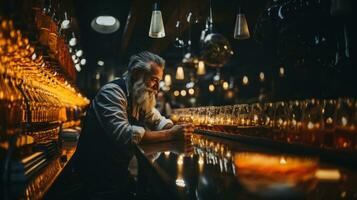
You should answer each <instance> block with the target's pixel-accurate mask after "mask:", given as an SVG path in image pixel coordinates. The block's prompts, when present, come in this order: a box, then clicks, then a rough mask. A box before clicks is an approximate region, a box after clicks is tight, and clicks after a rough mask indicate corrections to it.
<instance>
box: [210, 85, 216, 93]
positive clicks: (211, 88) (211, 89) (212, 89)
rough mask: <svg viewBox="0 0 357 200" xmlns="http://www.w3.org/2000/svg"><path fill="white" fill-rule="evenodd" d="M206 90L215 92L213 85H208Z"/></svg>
mask: <svg viewBox="0 0 357 200" xmlns="http://www.w3.org/2000/svg"><path fill="white" fill-rule="evenodd" d="M208 90H209V91H210V92H213V91H214V90H215V87H214V85H213V84H209V86H208Z"/></svg>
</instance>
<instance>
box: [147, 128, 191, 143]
mask: <svg viewBox="0 0 357 200" xmlns="http://www.w3.org/2000/svg"><path fill="white" fill-rule="evenodd" d="M187 128H188V125H184V124H182V125H172V127H170V128H168V129H163V130H160V131H150V130H147V131H145V134H144V137H143V138H142V142H143V143H152V142H163V141H168V140H177V139H184V137H185V132H186V131H187Z"/></svg>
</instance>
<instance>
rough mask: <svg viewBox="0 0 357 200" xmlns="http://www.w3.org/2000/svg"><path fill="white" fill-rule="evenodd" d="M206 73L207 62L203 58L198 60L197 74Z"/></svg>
mask: <svg viewBox="0 0 357 200" xmlns="http://www.w3.org/2000/svg"><path fill="white" fill-rule="evenodd" d="M204 74H206V69H205V63H204V62H203V61H202V60H201V61H199V62H198V67H197V75H204Z"/></svg>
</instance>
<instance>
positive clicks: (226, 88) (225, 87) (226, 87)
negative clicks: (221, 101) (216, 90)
mask: <svg viewBox="0 0 357 200" xmlns="http://www.w3.org/2000/svg"><path fill="white" fill-rule="evenodd" d="M228 86H229V85H228V82H227V81H224V82H223V89H224V90H228Z"/></svg>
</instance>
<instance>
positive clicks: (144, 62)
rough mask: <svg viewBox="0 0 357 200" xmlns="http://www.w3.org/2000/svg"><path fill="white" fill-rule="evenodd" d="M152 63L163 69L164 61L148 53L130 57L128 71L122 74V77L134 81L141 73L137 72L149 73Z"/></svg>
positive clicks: (144, 52)
mask: <svg viewBox="0 0 357 200" xmlns="http://www.w3.org/2000/svg"><path fill="white" fill-rule="evenodd" d="M150 62H154V63H156V64H157V65H159V66H160V67H162V68H164V67H165V60H164V59H163V58H161V57H160V56H158V55H156V54H153V53H151V52H148V51H143V52H140V53H138V54H135V55H132V56H131V57H130V60H129V65H128V71H127V72H125V73H124V75H123V76H124V77H125V78H126V79H128V80H130V82H131V81H135V80H136V79H137V78H138V76H140V75H143V73H138V72H147V73H148V72H150V71H151V63H150Z"/></svg>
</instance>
